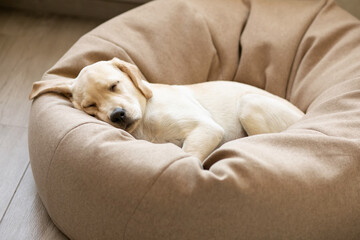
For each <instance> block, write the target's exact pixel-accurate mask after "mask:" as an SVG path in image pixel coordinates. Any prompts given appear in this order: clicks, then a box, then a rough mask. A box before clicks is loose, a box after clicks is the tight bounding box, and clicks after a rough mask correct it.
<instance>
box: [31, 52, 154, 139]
mask: <svg viewBox="0 0 360 240" xmlns="http://www.w3.org/2000/svg"><path fill="white" fill-rule="evenodd" d="M47 92H55V93H60V94H63V95H65V96H67V97H68V98H69V99H70V100H71V102H72V103H73V105H74V106H75V107H76V108H77V109H80V110H83V111H85V112H86V113H88V114H89V115H92V116H95V117H97V118H98V119H100V120H102V121H105V122H107V123H109V124H111V125H113V126H115V127H119V128H122V129H125V130H126V131H128V132H130V133H131V132H132V131H133V130H134V129H135V128H136V127H137V124H138V123H139V121H140V119H141V118H142V115H143V113H144V109H145V106H146V100H147V99H150V98H151V97H152V91H151V89H150V86H149V84H148V83H147V82H145V81H144V80H142V78H141V73H140V71H139V69H138V68H137V67H136V66H135V65H133V64H130V63H127V62H124V61H122V60H120V59H118V58H113V59H112V60H109V61H100V62H97V63H94V64H92V65H89V66H87V67H85V68H83V69H82V70H81V72H80V73H79V75H78V76H77V78H75V79H73V80H58V81H39V82H35V83H34V84H33V89H32V92H31V94H30V99H33V98H35V97H37V96H39V95H41V94H43V93H47Z"/></svg>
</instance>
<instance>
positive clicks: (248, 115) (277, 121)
mask: <svg viewBox="0 0 360 240" xmlns="http://www.w3.org/2000/svg"><path fill="white" fill-rule="evenodd" d="M240 101H241V102H240V108H239V111H240V112H239V118H240V122H241V125H242V126H243V128H244V129H245V131H246V132H247V134H248V135H249V136H250V135H255V134H261V133H276V132H281V131H283V130H285V129H287V128H288V127H289V126H290V125H292V124H293V123H295V122H296V121H298V120H299V119H300V118H302V117H303V116H304V113H303V112H301V111H300V110H299V109H297V108H296V107H295V106H294V105H292V104H291V103H289V102H287V101H286V100H284V99H281V98H278V97H271V96H263V95H259V94H247V95H244V96H243V97H242V98H241V100H240Z"/></svg>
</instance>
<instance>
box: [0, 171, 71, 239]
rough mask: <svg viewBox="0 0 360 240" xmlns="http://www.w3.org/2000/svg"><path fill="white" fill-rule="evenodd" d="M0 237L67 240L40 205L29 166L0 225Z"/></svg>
mask: <svg viewBox="0 0 360 240" xmlns="http://www.w3.org/2000/svg"><path fill="white" fill-rule="evenodd" d="M0 236H1V237H0V239H14V240H15V239H16V240H40V239H44V240H50V239H51V240H66V239H68V238H67V237H65V236H64V235H63V234H62V233H61V232H60V231H59V230H58V229H57V228H56V226H55V225H54V224H53V223H52V221H51V219H50V217H49V216H48V214H47V212H46V210H45V208H44V206H43V205H42V203H41V200H40V198H39V196H38V194H37V193H36V187H35V183H34V178H33V175H32V171H31V167H30V166H28V167H27V170H26V173H25V175H24V177H23V179H22V181H21V185H20V186H19V188H18V190H17V192H16V194H15V196H14V198H13V200H12V203H11V205H10V207H9V209H8V210H7V213H6V215H5V217H4V218H3V220H2V222H1V224H0Z"/></svg>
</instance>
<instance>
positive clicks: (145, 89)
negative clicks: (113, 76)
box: [111, 57, 153, 99]
mask: <svg viewBox="0 0 360 240" xmlns="http://www.w3.org/2000/svg"><path fill="white" fill-rule="evenodd" d="M111 61H112V62H113V63H114V64H115V66H116V67H118V68H119V69H120V70H121V71H123V72H124V73H126V74H127V75H129V77H130V78H131V80H132V81H133V83H134V85H135V86H136V87H137V88H138V89H139V90H140V91H141V92H142V94H143V95H144V96H145V97H146V98H147V99H150V98H151V97H152V95H153V93H152V91H151V89H150V87H149V86H148V85H147V84H146V83H145V80H143V79H142V77H141V73H140V70H139V69H138V67H137V66H135V65H134V64H131V63H128V62H125V61H123V60H120V59H118V58H116V57H114V58H113V59H112V60H111Z"/></svg>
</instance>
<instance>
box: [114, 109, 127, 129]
mask: <svg viewBox="0 0 360 240" xmlns="http://www.w3.org/2000/svg"><path fill="white" fill-rule="evenodd" d="M110 120H111V122H113V123H116V124H119V125H122V126H126V125H127V124H128V123H129V118H128V117H127V116H126V110H125V109H123V108H115V109H114V111H113V112H112V113H111V114H110Z"/></svg>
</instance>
